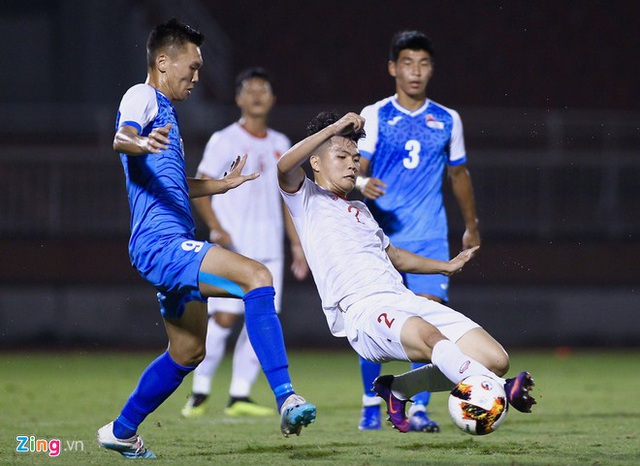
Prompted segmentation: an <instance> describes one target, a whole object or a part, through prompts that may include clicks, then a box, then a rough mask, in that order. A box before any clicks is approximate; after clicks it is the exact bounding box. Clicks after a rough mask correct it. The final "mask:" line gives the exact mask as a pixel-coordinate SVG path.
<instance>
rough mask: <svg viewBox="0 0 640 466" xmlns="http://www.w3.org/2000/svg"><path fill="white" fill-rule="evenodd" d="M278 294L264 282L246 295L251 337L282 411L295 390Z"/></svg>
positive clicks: (246, 312)
mask: <svg viewBox="0 0 640 466" xmlns="http://www.w3.org/2000/svg"><path fill="white" fill-rule="evenodd" d="M275 295H276V292H275V290H274V289H273V287H272V286H264V287H261V288H256V289H254V290H251V291H249V292H248V293H247V294H245V295H244V297H243V298H242V299H243V301H244V317H245V325H246V327H247V335H249V341H250V342H251V346H253V350H254V351H255V352H256V356H258V361H260V365H261V366H262V370H263V371H264V375H265V376H266V377H267V381H268V382H269V386H270V387H271V390H273V393H274V395H275V396H276V403H277V404H278V411H280V407H281V406H282V403H284V401H285V400H286V399H287V398H288V397H289V395H291V394H292V393H294V391H293V387H292V386H291V377H289V370H288V368H289V361H288V360H287V351H286V349H285V347H284V337H283V335H282V326H281V325H280V320H279V319H278V315H277V314H276V308H275V304H274V301H273V297H274V296H275Z"/></svg>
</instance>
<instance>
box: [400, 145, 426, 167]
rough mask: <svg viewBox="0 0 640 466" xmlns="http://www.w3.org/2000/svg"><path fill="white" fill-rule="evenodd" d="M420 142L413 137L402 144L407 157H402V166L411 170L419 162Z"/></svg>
mask: <svg viewBox="0 0 640 466" xmlns="http://www.w3.org/2000/svg"><path fill="white" fill-rule="evenodd" d="M420 149H421V146H420V142H419V141H416V140H415V139H409V140H408V141H407V142H406V144H405V145H404V150H406V151H407V152H408V157H405V158H403V159H402V165H404V168H407V169H409V170H413V169H414V168H416V167H417V166H418V164H419V163H420Z"/></svg>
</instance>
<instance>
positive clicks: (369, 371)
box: [360, 356, 382, 397]
mask: <svg viewBox="0 0 640 466" xmlns="http://www.w3.org/2000/svg"><path fill="white" fill-rule="evenodd" d="M381 370H382V364H380V363H379V362H371V361H367V360H366V359H365V358H363V357H362V356H360V374H361V375H362V385H363V388H364V394H365V396H370V397H374V396H376V392H374V391H373V381H374V380H376V378H377V377H378V376H379V375H380V371H381Z"/></svg>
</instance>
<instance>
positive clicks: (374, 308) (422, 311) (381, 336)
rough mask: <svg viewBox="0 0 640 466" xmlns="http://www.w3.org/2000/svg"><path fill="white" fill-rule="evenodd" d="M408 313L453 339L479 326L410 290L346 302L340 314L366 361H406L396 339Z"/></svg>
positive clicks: (350, 336)
mask: <svg viewBox="0 0 640 466" xmlns="http://www.w3.org/2000/svg"><path fill="white" fill-rule="evenodd" d="M410 317H421V318H422V319H424V320H426V321H427V322H429V323H430V324H431V325H433V326H434V327H436V328H437V329H438V330H440V332H441V333H442V334H443V335H444V336H445V337H447V338H448V339H449V340H451V341H453V342H456V341H458V340H459V339H460V338H461V337H462V336H463V335H464V334H465V333H467V332H468V331H469V330H472V329H474V328H477V327H480V326H479V325H478V324H477V323H475V322H474V321H473V320H471V319H469V318H468V317H467V316H465V315H463V314H461V313H459V312H457V311H454V310H453V309H451V308H449V307H447V306H445V305H443V304H440V303H438V302H436V301H431V300H429V299H426V298H423V297H422V296H417V295H414V294H413V293H403V294H395V293H385V294H379V295H374V296H371V297H369V298H366V299H364V300H361V301H358V302H356V303H355V304H352V305H351V306H349V308H348V309H347V310H346V312H345V314H344V326H345V333H346V334H347V339H348V340H349V343H350V344H351V346H352V347H353V349H354V350H356V352H357V353H358V354H359V355H360V356H362V357H363V358H365V359H368V360H369V361H374V362H385V361H409V358H408V357H407V354H406V353H405V351H404V348H403V347H402V344H401V343H400V331H401V330H402V326H403V325H404V324H405V322H406V321H407V319H409V318H410Z"/></svg>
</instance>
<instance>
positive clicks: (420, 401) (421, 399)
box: [411, 362, 431, 407]
mask: <svg viewBox="0 0 640 466" xmlns="http://www.w3.org/2000/svg"><path fill="white" fill-rule="evenodd" d="M424 365H425V364H424V363H422V362H412V363H411V369H412V370H413V369H418V368H419V367H422V366H424ZM411 399H412V400H413V404H416V405H422V406H425V407H426V406H427V405H428V404H429V400H430V399H431V393H430V392H420V393H416V394H415V395H413V396H412V397H411Z"/></svg>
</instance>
